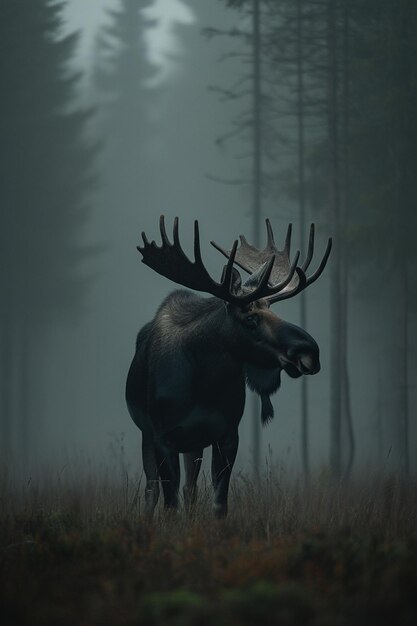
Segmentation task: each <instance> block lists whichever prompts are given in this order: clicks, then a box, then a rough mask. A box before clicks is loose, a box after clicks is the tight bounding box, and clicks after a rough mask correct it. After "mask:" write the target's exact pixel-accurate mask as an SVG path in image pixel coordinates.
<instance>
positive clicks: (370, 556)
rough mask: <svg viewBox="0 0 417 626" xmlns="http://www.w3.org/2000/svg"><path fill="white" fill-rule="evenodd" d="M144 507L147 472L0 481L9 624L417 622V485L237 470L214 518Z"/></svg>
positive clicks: (203, 490)
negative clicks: (151, 514)
mask: <svg viewBox="0 0 417 626" xmlns="http://www.w3.org/2000/svg"><path fill="white" fill-rule="evenodd" d="M210 507H211V489H210V486H209V484H208V481H207V480H205V479H204V477H203V480H202V482H201V485H200V495H199V499H198V502H197V505H196V508H195V511H194V513H193V515H192V516H191V517H187V516H186V515H185V514H184V512H182V511H180V512H179V513H178V514H171V515H166V514H164V511H163V509H162V507H159V508H158V510H157V512H156V516H155V519H154V521H153V522H149V521H147V520H146V519H145V518H144V517H143V516H142V511H143V485H142V481H141V479H140V478H136V479H131V478H129V477H128V475H127V474H125V473H124V474H123V476H122V477H121V478H120V476H119V477H118V478H117V479H116V480H115V479H114V473H110V472H109V473H108V474H106V473H105V472H102V473H101V474H97V473H94V472H91V473H90V474H86V475H85V476H84V478H82V479H81V478H76V477H72V478H71V477H70V476H68V472H62V473H61V474H60V475H58V476H56V477H54V478H53V479H50V480H45V481H43V482H37V483H35V482H34V481H29V482H27V483H25V484H20V485H16V483H15V484H13V485H12V484H11V481H10V480H7V477H6V476H4V477H3V480H2V481H1V484H0V511H1V513H0V572H1V580H2V585H1V596H0V601H1V602H0V604H1V606H2V607H3V609H2V613H1V614H0V617H1V620H0V623H1V624H21V625H24V624H31V625H33V624H45V625H52V624H53V625H54V626H55V625H58V626H66V625H67V624H68V625H70V624H71V625H72V626H73V625H76V624H83V625H90V624H91V625H96V624H121V625H123V626H124V625H133V624H154V625H160V624H174V625H175V624H177V625H180V624H181V625H182V624H184V625H197V624H201V625H204V624H207V625H208V624H219V625H221V624H232V625H233V624H248V625H249V624H251V625H252V624H253V625H256V624H262V625H268V624H280V625H281V624H284V625H287V624H288V625H290V624H291V625H292V624H294V625H295V626H298V625H300V626H301V625H302V624H312V625H316V624H317V625H319V624H323V625H325V624H332V625H338V624H340V625H341V626H344V625H345V624H355V625H357V624H359V625H360V624H365V623H366V625H367V626H371V625H372V624H378V625H380V624H385V623H390V624H396V625H399V624H410V625H411V624H414V623H415V620H416V618H417V490H416V484H415V483H414V482H407V483H405V482H404V481H401V480H400V479H399V478H397V477H393V476H392V477H387V476H374V477H369V476H368V477H367V479H366V480H365V479H359V478H357V479H355V480H354V481H352V482H350V483H335V482H334V481H332V480H331V479H330V478H329V477H328V476H326V475H318V476H315V477H313V478H312V479H311V481H310V484H309V485H305V484H304V482H303V481H302V480H301V479H297V478H294V477H290V476H287V475H286V473H285V472H284V471H278V470H272V469H268V471H267V472H266V474H265V475H264V476H263V477H262V478H261V479H260V480H259V482H258V481H256V482H254V481H252V480H250V479H248V477H246V476H245V475H243V474H241V475H238V476H237V477H236V478H235V479H234V481H233V485H232V489H231V497H230V514H229V517H228V518H227V520H225V521H223V522H216V521H215V520H213V518H212V515H211V510H210Z"/></svg>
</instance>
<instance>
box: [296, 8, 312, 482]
mask: <svg viewBox="0 0 417 626" xmlns="http://www.w3.org/2000/svg"><path fill="white" fill-rule="evenodd" d="M303 36H304V32H303V0H297V52H296V56H297V129H298V137H297V139H298V141H297V152H298V212H299V220H300V221H299V224H300V247H301V249H300V251H301V254H302V255H304V252H305V250H304V249H303V246H304V244H303V242H304V237H305V231H306V210H305V207H306V193H305V162H304V158H305V128H304V67H303V61H304V59H303V54H304V50H303ZM306 304H307V303H306V292H305V291H302V292H301V294H300V325H301V328H306V326H307V306H306ZM308 426H309V424H308V384H307V377H306V376H302V378H301V458H302V464H303V471H304V477H305V478H306V480H308V477H309V475H310V458H309V432H308Z"/></svg>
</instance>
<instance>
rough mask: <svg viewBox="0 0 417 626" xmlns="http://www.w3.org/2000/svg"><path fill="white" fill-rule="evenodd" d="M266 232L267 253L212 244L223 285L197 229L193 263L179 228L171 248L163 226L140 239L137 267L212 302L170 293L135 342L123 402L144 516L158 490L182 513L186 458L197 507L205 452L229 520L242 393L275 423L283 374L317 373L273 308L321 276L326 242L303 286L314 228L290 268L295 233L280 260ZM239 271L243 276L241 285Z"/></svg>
mask: <svg viewBox="0 0 417 626" xmlns="http://www.w3.org/2000/svg"><path fill="white" fill-rule="evenodd" d="M266 226H267V236H268V238H267V244H266V247H265V249H263V250H259V249H257V248H255V247H254V246H251V245H249V244H248V242H247V241H246V239H245V238H244V237H243V236H240V245H238V241H237V240H236V241H235V242H234V244H233V247H232V249H231V250H226V249H223V248H221V247H220V246H218V245H217V244H215V243H214V242H211V243H212V245H213V246H214V247H215V248H216V249H217V250H219V251H220V252H221V253H222V254H223V255H224V256H225V257H226V258H227V259H228V261H227V264H226V265H225V266H224V268H223V274H222V277H221V280H220V282H217V281H215V280H214V279H213V278H212V277H211V276H210V275H209V273H208V272H207V270H206V268H205V266H204V264H203V261H202V258H201V252H200V238H199V229H198V223H197V222H195V226H194V261H191V260H190V259H189V258H188V257H187V256H186V254H185V253H184V251H183V250H182V248H181V244H180V241H179V233H178V218H175V221H174V229H173V238H172V242H171V241H170V240H169V239H168V236H167V233H166V229H165V223H164V217H163V216H161V218H160V233H161V239H162V242H161V245H159V246H158V245H157V244H156V243H155V241H152V242H149V241H148V239H147V237H146V235H145V234H144V233H143V234H142V238H143V246H142V247H138V250H139V251H140V253H141V254H142V257H143V258H142V261H143V263H145V264H146V265H148V266H149V267H150V268H151V269H153V270H154V271H156V272H158V273H159V274H162V275H163V276H165V277H166V278H168V279H170V280H172V281H174V282H175V283H177V284H179V285H182V286H184V287H188V288H190V289H193V290H196V291H201V292H204V293H206V294H210V295H211V296H212V297H209V298H207V297H201V296H199V295H197V294H195V293H192V292H190V291H186V290H184V289H180V290H176V291H174V292H173V293H171V294H170V295H169V296H168V297H167V298H166V299H165V300H164V301H163V302H162V304H161V306H160V307H159V309H158V311H157V313H156V315H155V317H154V319H153V320H152V321H151V322H149V323H148V324H146V325H145V326H144V327H143V328H142V330H141V331H140V332H139V334H138V337H137V341H136V352H135V355H134V357H133V361H132V364H131V366H130V369H129V374H128V377H127V383H126V401H127V405H128V408H129V412H130V415H131V417H132V419H133V421H134V422H135V424H136V425H137V426H138V427H139V428H140V430H141V431H142V458H143V466H144V471H145V475H146V492H145V507H146V512H147V513H148V514H152V512H153V510H154V508H155V506H156V503H157V501H158V497H159V487H160V481H161V485H162V489H163V493H164V505H165V507H166V508H177V507H178V493H179V484H180V463H179V453H183V455H184V466H185V473H186V480H185V487H184V500H185V504H186V506H187V507H189V506H190V505H191V504H192V503H193V501H194V500H195V497H196V493H197V487H196V484H197V478H198V473H199V470H200V466H201V461H202V456H203V450H204V448H206V447H208V446H211V447H212V482H213V488H214V512H215V514H216V515H217V516H218V517H222V516H225V515H226V514H227V497H228V490H229V481H230V475H231V472H232V468H233V464H234V462H235V458H236V454H237V449H238V442H239V436H238V427H239V422H240V420H241V418H242V415H243V409H244V405H245V388H246V385H248V386H249V387H250V388H251V389H253V390H254V391H255V392H257V393H258V394H259V396H260V398H261V405H262V408H261V419H262V422H263V423H264V424H265V423H267V422H268V421H269V420H270V419H272V417H273V408H272V404H271V401H270V395H271V394H273V393H275V392H276V391H277V390H278V389H279V387H280V384H281V372H282V370H284V371H285V372H286V373H287V374H288V375H289V376H291V377H292V378H297V377H299V376H301V375H303V374H316V373H317V372H318V371H319V370H320V361H319V347H318V345H317V343H316V342H315V340H314V339H313V337H311V336H310V335H309V334H308V333H307V332H306V331H305V330H303V329H302V328H299V327H298V326H295V325H294V324H290V323H288V322H285V321H284V320H282V319H281V318H280V317H278V316H277V315H276V314H275V313H273V312H272V310H271V308H270V306H271V305H272V304H273V303H275V302H278V301H280V300H284V299H287V298H291V297H294V296H295V295H297V294H298V293H300V292H301V291H302V290H303V289H305V288H306V287H307V286H308V285H310V284H312V283H313V282H314V281H315V280H316V279H317V278H318V277H319V276H320V274H321V273H322V271H323V269H324V267H325V265H326V263H327V259H328V257H329V254H330V250H331V239H329V241H328V245H327V248H326V251H325V253H324V256H323V258H322V260H321V262H320V264H319V266H318V268H317V270H316V271H315V272H314V273H313V274H311V275H310V276H307V269H308V267H309V265H310V262H311V260H312V257H313V252H314V225H312V226H311V230H310V239H309V245H308V250H307V255H306V259H305V260H304V262H303V264H301V265H299V264H298V263H299V256H300V254H299V252H297V254H296V255H295V256H294V259H293V261H292V262H290V241H291V225H290V226H289V227H288V231H287V237H286V241H285V246H284V249H283V250H278V249H277V247H276V245H275V243H274V238H273V233H272V228H271V225H270V222H269V220H266ZM235 265H238V266H239V267H240V268H242V269H243V270H244V271H246V272H248V273H249V278H248V279H247V280H246V281H245V282H242V280H241V276H240V273H239V271H238V270H237V269H236V267H235Z"/></svg>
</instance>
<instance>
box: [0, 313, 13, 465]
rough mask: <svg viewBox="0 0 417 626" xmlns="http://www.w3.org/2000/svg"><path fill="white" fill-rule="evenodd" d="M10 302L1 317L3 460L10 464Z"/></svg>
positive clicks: (11, 334) (11, 371) (11, 401)
mask: <svg viewBox="0 0 417 626" xmlns="http://www.w3.org/2000/svg"><path fill="white" fill-rule="evenodd" d="M11 309H12V306H11V303H10V302H7V303H6V306H5V307H4V311H3V316H2V319H1V339H0V355H1V367H0V376H1V461H2V462H3V463H6V464H8V463H9V462H10V461H11V460H12V455H13V422H14V420H13V418H14V408H15V407H14V399H15V398H14V387H13V384H14V349H13V348H14V336H15V333H14V322H13V314H12V310H11Z"/></svg>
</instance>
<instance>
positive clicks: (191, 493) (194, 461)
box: [183, 449, 203, 511]
mask: <svg viewBox="0 0 417 626" xmlns="http://www.w3.org/2000/svg"><path fill="white" fill-rule="evenodd" d="M183 456H184V468H185V485H184V490H183V494H184V505H185V508H186V510H187V511H189V510H190V509H191V507H192V506H193V505H194V504H195V501H196V499H197V493H198V490H197V479H198V475H199V473H200V468H201V462H202V460H203V449H201V450H197V451H196V452H185V453H184V455H183Z"/></svg>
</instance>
